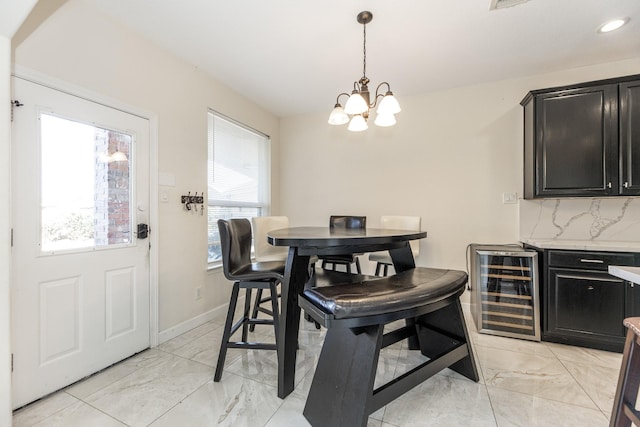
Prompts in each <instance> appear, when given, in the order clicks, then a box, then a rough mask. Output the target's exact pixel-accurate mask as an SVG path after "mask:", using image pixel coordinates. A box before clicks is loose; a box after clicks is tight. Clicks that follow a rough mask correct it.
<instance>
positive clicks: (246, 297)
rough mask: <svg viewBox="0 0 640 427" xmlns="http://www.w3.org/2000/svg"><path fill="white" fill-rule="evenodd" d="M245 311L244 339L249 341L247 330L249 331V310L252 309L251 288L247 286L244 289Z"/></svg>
mask: <svg viewBox="0 0 640 427" xmlns="http://www.w3.org/2000/svg"><path fill="white" fill-rule="evenodd" d="M244 292H245V294H244V311H243V316H244V317H243V324H242V341H243V342H247V341H248V338H247V332H248V331H249V318H250V317H249V314H250V313H249V312H250V311H251V288H245V290H244Z"/></svg>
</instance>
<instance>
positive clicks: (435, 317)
mask: <svg viewBox="0 0 640 427" xmlns="http://www.w3.org/2000/svg"><path fill="white" fill-rule="evenodd" d="M416 323H417V328H418V340H419V342H420V351H421V352H422V354H424V355H425V356H427V357H429V358H433V357H434V356H437V355H438V354H439V353H441V352H442V350H443V349H446V348H450V347H452V346H453V345H455V344H456V343H466V347H467V351H468V354H467V357H465V358H464V359H462V360H460V361H458V362H456V363H454V364H453V365H451V366H449V368H450V369H453V370H454V371H456V372H457V373H459V374H460V375H464V376H465V377H467V378H469V379H470V380H473V381H475V382H478V381H479V380H480V377H479V375H478V367H477V366H476V361H475V358H474V357H473V350H472V348H471V339H470V338H469V332H468V331H467V325H466V323H465V322H464V314H463V313H462V306H461V305H460V300H456V301H455V302H454V303H453V304H449V305H447V306H445V307H443V308H441V309H440V310H436V311H434V312H431V313H428V314H425V315H423V316H420V317H419V318H417V319H416Z"/></svg>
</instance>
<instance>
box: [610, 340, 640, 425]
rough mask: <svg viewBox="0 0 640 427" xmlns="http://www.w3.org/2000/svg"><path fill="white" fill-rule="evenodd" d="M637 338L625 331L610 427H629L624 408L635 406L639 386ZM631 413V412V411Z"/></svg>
mask: <svg viewBox="0 0 640 427" xmlns="http://www.w3.org/2000/svg"><path fill="white" fill-rule="evenodd" d="M637 340H638V337H636V334H635V333H634V332H633V330H631V329H627V339H626V341H625V345H624V352H623V356H622V366H621V368H620V375H619V377H618V386H617V389H616V394H615V399H614V403H613V412H612V413H611V421H610V423H609V426H610V427H629V426H630V425H631V421H632V420H631V419H630V418H629V416H628V415H627V414H626V413H625V406H627V405H629V406H630V407H631V408H633V407H634V406H635V403H636V399H637V398H638V387H639V386H640V345H639V344H638V342H637ZM631 413H633V411H631Z"/></svg>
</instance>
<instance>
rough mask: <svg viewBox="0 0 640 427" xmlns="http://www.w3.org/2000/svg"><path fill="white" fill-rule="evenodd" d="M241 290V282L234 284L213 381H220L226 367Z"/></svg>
mask: <svg viewBox="0 0 640 427" xmlns="http://www.w3.org/2000/svg"><path fill="white" fill-rule="evenodd" d="M239 292H240V283H238V282H236V283H234V284H233V289H232V290H231V299H230V300H229V310H228V311H227V319H226V320H225V322H224V332H223V333H222V342H221V343H220V352H219V353H218V364H217V365H216V373H215V375H214V377H213V381H215V382H219V381H220V378H222V370H223V369H224V360H225V358H226V357H227V348H228V347H227V346H228V343H229V339H230V338H231V326H232V325H233V315H234V314H235V312H236V305H238V293H239Z"/></svg>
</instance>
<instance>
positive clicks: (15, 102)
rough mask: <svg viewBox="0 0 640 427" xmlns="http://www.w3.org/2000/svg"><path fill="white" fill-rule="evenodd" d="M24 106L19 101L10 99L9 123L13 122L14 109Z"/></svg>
mask: <svg viewBox="0 0 640 427" xmlns="http://www.w3.org/2000/svg"><path fill="white" fill-rule="evenodd" d="M23 105H24V104H23V103H22V102H20V101H18V100H17V99H12V100H11V121H13V109H14V108H15V107H22V106H23Z"/></svg>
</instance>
